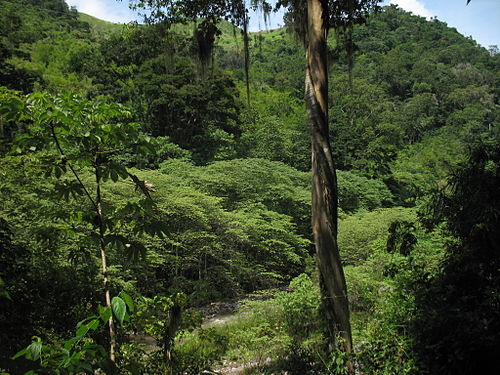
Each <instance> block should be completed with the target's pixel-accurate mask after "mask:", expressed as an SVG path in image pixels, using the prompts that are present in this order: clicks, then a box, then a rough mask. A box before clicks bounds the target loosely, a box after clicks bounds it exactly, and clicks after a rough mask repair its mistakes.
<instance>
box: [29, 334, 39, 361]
mask: <svg viewBox="0 0 500 375" xmlns="http://www.w3.org/2000/svg"><path fill="white" fill-rule="evenodd" d="M26 349H27V353H26V358H28V359H31V360H33V361H36V360H37V359H38V358H40V355H41V354H42V341H41V340H40V339H38V340H37V341H34V342H32V343H31V344H30V345H29V346H28V347H27V348H26Z"/></svg>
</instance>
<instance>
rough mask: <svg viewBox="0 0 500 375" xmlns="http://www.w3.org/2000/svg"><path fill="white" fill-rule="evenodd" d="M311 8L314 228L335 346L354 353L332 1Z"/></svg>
mask: <svg viewBox="0 0 500 375" xmlns="http://www.w3.org/2000/svg"><path fill="white" fill-rule="evenodd" d="M307 6H308V8H307V13H308V15H307V21H308V28H307V30H308V31H307V33H308V34H307V42H308V44H307V49H306V62H307V70H306V85H305V97H306V105H307V112H308V117H309V122H310V126H311V140H312V186H313V188H312V228H313V235H314V242H315V246H316V254H317V260H318V268H319V273H320V282H321V290H322V297H323V305H324V311H325V318H326V320H327V326H328V327H327V330H328V334H329V339H330V343H331V344H333V346H335V347H340V348H341V349H342V350H344V351H345V352H351V351H352V338H351V326H350V323H349V304H348V299H347V288H346V282H345V277H344V271H343V269H342V264H341V262H340V254H339V250H338V245H337V219H338V218H337V177H336V173H335V165H334V161H333V156H332V151H331V147H330V142H329V135H328V72H327V45H326V34H327V25H326V22H327V21H326V20H327V14H328V13H327V12H328V1H327V0H308V1H307ZM339 336H340V337H341V338H342V340H341V342H339V340H338V337H339ZM351 369H352V367H351Z"/></svg>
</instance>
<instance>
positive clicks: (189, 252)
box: [0, 0, 500, 375]
mask: <svg viewBox="0 0 500 375" xmlns="http://www.w3.org/2000/svg"><path fill="white" fill-rule="evenodd" d="M168 26H169V25H167V24H166V23H165V22H157V23H151V24H133V23H131V24H126V25H118V24H112V23H108V22H105V21H102V20H98V19H95V18H93V17H91V16H88V15H85V14H79V13H78V12H77V11H76V10H74V9H70V8H69V7H68V6H67V4H66V3H65V2H64V1H63V0H43V1H35V0H0V158H1V161H0V192H1V199H0V374H11V375H14V374H25V373H28V374H83V373H86V374H101V373H105V374H132V375H136V374H150V375H153V374H200V373H206V374H208V373H223V374H239V373H241V374H243V373H247V374H284V373H287V374H348V373H350V371H352V367H351V370H350V367H349V364H354V371H355V372H356V373H359V374H367V375H368V374H374V375H375V374H376V375H389V374H394V375H396V374H398V375H399V374H409V375H410V374H415V375H416V374H429V375H431V374H432V375H434V374H440V375H444V374H454V375H458V374H483V373H484V374H486V373H490V372H489V371H490V370H489V369H492V368H495V367H496V366H495V365H496V361H495V359H496V356H497V355H498V344H499V342H500V271H499V270H500V245H499V244H500V230H499V228H500V127H499V126H500V107H499V97H500V54H494V53H493V52H494V51H491V53H490V51H488V50H486V49H485V48H482V47H481V46H479V45H478V44H477V43H476V42H475V41H474V40H472V39H471V38H466V37H464V36H463V35H461V34H459V33H458V32H457V31H456V30H455V29H453V28H450V27H448V26H447V25H446V23H444V22H441V21H439V20H437V19H432V20H430V21H428V20H426V19H424V18H422V17H418V16H414V15H412V14H410V13H407V12H405V11H403V10H401V9H399V8H397V7H396V6H394V5H392V6H388V7H384V8H382V9H380V10H378V11H376V12H373V14H370V16H369V17H368V18H367V19H366V22H364V23H363V24H360V25H356V26H354V28H353V29H352V32H351V34H350V36H351V37H352V42H353V43H352V46H354V47H353V48H352V49H351V53H347V52H345V51H346V49H345V43H344V42H343V40H342V38H340V37H338V36H339V35H340V34H338V33H336V31H335V30H332V31H331V32H330V35H329V39H328V46H329V51H328V54H329V82H328V90H329V94H330V95H329V102H328V112H329V123H330V134H329V136H330V139H331V146H332V151H333V156H334V160H335V162H336V167H337V179H338V205H339V225H338V243H339V249H340V254H341V259H342V264H343V268H344V272H345V277H346V281H347V289H348V296H349V305H350V312H351V325H352V335H353V346H354V347H353V352H352V353H349V354H346V353H344V352H342V351H340V350H336V349H332V348H328V346H327V345H325V335H326V334H325V327H324V324H323V318H322V315H323V313H324V312H323V309H322V303H321V300H322V298H321V294H320V287H319V284H320V283H319V279H320V277H319V276H318V271H317V269H316V263H315V249H314V239H313V236H312V228H311V141H310V139H311V137H310V130H309V125H308V120H307V113H306V106H305V103H304V70H305V60H304V48H303V47H302V46H301V44H300V42H299V41H298V40H297V37H296V36H295V35H294V33H293V32H292V29H293V27H292V25H291V24H290V25H288V26H289V27H285V28H282V29H276V30H263V31H261V32H258V33H251V34H249V36H248V40H247V43H245V42H244V40H243V39H242V37H241V30H240V29H239V28H237V27H236V26H233V25H232V24H230V23H229V22H227V21H220V23H219V27H220V33H219V34H218V35H216V43H215V47H214V49H213V50H210V51H207V50H206V48H204V47H205V45H204V40H203V37H206V35H207V34H202V35H200V33H195V34H194V35H193V28H195V27H194V25H192V24H190V23H187V24H176V25H170V27H168ZM195 29H196V28H195ZM246 44H248V52H249V55H248V58H249V60H248V61H249V62H250V64H249V65H248V72H246V68H245V67H246V61H247V60H246V57H245V45H246ZM351 61H353V64H351V63H350V62H351ZM246 73H248V75H247V74H246ZM247 78H248V81H247ZM247 83H248V85H249V91H247V90H246V86H247ZM238 300H240V302H238V306H239V307H238V309H237V311H235V312H232V313H231V319H230V320H228V321H227V323H225V324H207V320H206V316H205V315H206V314H205V315H204V312H206V311H207V306H208V307H210V306H219V304H220V303H221V302H225V303H227V304H232V303H234V302H231V301H238ZM234 305H236V303H234ZM110 318H111V319H112V321H113V325H114V332H113V333H112V334H110V333H109V328H108V326H107V324H108V321H109V320H110ZM142 339H144V340H142ZM110 341H112V342H111V343H110ZM144 342H146V343H144ZM110 345H111V347H114V348H115V349H116V352H115V353H113V355H112V359H113V360H110V359H109V355H110V353H109V350H110V349H109V348H110ZM231 366H233V368H232V369H231ZM211 371H215V372H211ZM231 371H232V372H231Z"/></svg>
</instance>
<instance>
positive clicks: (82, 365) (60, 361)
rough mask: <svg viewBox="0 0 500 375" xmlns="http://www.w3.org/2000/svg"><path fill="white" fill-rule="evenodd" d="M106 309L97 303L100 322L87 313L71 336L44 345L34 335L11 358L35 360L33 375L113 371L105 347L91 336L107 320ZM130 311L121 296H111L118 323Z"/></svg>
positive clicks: (123, 293)
mask: <svg viewBox="0 0 500 375" xmlns="http://www.w3.org/2000/svg"><path fill="white" fill-rule="evenodd" d="M120 295H121V296H122V297H123V298H125V299H126V300H128V301H131V299H130V296H129V295H128V294H126V293H125V292H121V293H120ZM106 309H107V308H105V307H102V306H99V315H100V318H101V320H102V323H101V321H100V319H99V317H98V316H90V317H88V318H86V319H84V320H82V321H80V322H79V323H78V324H77V325H76V331H75V334H74V337H72V338H70V339H68V340H64V341H61V342H56V343H52V344H44V343H43V341H42V339H41V338H40V337H36V338H35V340H34V341H33V342H32V343H31V344H30V345H28V346H27V347H26V348H24V349H22V350H20V351H19V352H18V353H16V354H15V355H14V356H13V357H12V359H14V360H15V359H17V358H20V357H24V358H26V359H27V360H30V361H34V362H37V364H38V367H37V368H35V370H34V371H31V373H32V374H58V375H70V374H74V373H85V374H94V373H95V371H96V370H97V369H100V370H101V371H104V373H106V374H112V373H115V370H116V368H115V366H114V364H113V363H110V361H109V359H108V358H107V356H108V354H107V352H106V350H105V349H104V348H103V347H102V346H101V345H99V344H96V343H95V341H94V340H93V339H92V338H91V337H90V336H91V334H92V333H95V332H96V331H97V330H99V328H100V326H101V325H102V324H106V323H107V320H108V319H109V317H108V315H107V314H106V313H105V312H104V311H106ZM127 309H128V311H127ZM108 311H109V310H108ZM103 312H104V313H103ZM131 312H132V310H130V307H129V306H127V304H126V303H125V302H124V301H123V299H122V298H120V297H118V296H116V297H113V315H114V316H115V317H116V318H117V319H118V320H119V321H120V323H123V320H124V318H125V317H127V319H128V314H129V313H131ZM103 315H106V317H103ZM38 362H39V363H38Z"/></svg>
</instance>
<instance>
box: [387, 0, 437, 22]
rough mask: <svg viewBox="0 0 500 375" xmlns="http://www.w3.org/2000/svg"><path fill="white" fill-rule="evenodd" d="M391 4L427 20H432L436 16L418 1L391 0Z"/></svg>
mask: <svg viewBox="0 0 500 375" xmlns="http://www.w3.org/2000/svg"><path fill="white" fill-rule="evenodd" d="M389 3H390V4H395V5H397V6H399V7H400V8H401V9H404V10H406V11H408V12H412V13H413V14H415V15H417V16H422V17H425V18H431V17H433V16H434V15H433V14H432V13H431V12H430V11H429V10H428V9H426V8H425V4H424V3H423V2H421V1H418V0H390V2H389Z"/></svg>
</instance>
